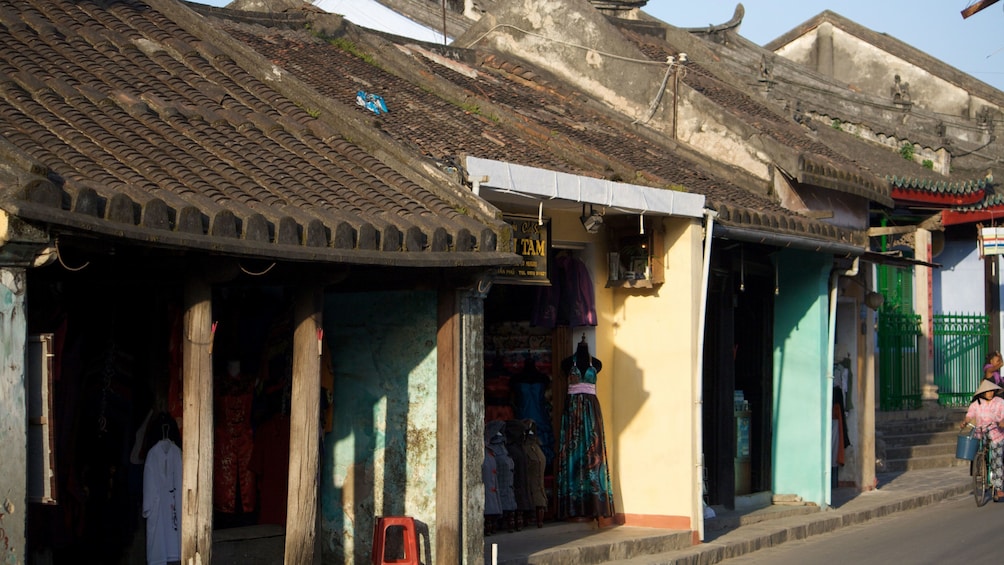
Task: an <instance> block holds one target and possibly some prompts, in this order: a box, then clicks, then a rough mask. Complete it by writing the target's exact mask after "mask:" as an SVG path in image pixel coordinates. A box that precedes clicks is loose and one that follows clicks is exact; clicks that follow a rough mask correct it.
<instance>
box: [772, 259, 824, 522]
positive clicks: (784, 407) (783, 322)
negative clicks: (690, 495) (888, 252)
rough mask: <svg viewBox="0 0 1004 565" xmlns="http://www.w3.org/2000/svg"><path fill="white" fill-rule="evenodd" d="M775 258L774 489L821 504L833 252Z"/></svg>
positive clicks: (822, 499) (779, 492)
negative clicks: (776, 287)
mask: <svg viewBox="0 0 1004 565" xmlns="http://www.w3.org/2000/svg"><path fill="white" fill-rule="evenodd" d="M775 260H776V262H777V263H776V264H777V276H778V294H777V296H776V297H775V302H774V304H775V318H774V430H773V433H774V446H773V454H772V457H773V472H774V473H773V477H774V484H773V491H774V493H775V494H797V495H799V496H801V497H802V498H803V499H805V500H807V501H811V502H815V503H817V504H819V505H820V506H823V505H824V504H825V501H826V500H827V493H828V491H829V484H828V483H827V481H826V471H827V469H826V459H825V452H824V450H828V449H830V439H829V428H828V427H827V422H828V421H829V419H830V407H828V406H825V404H826V401H827V396H826V392H827V391H826V385H827V380H826V364H827V361H826V353H827V347H826V344H827V339H828V324H827V317H828V315H829V308H828V305H829V294H828V282H829V274H830V269H831V267H832V265H833V258H832V257H831V256H829V255H824V254H820V253H811V252H805V251H794V250H783V251H781V252H780V253H778V255H777V257H776V259H775Z"/></svg>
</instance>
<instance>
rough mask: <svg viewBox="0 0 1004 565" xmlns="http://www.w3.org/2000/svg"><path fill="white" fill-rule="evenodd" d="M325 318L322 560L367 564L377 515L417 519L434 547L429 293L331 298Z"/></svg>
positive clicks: (432, 310)
mask: <svg viewBox="0 0 1004 565" xmlns="http://www.w3.org/2000/svg"><path fill="white" fill-rule="evenodd" d="M324 321H325V329H324V336H325V340H326V341H327V343H328V344H329V345H330V347H331V352H332V367H333V369H334V374H335V388H334V390H335V393H334V429H333V431H332V433H330V434H327V435H326V437H325V438H324V446H323V451H322V455H321V457H322V461H321V505H322V506H321V518H322V528H323V532H322V533H321V537H322V540H323V542H324V557H325V563H354V564H359V565H362V564H364V563H370V553H371V548H372V543H373V540H372V536H373V524H374V518H375V517H376V516H400V515H405V516H411V517H413V518H415V520H416V522H417V523H418V524H419V526H418V531H419V533H420V534H421V535H422V536H423V537H424V536H426V535H427V536H428V542H429V547H430V548H431V550H432V551H433V552H434V551H435V547H434V545H435V539H436V535H435V524H434V522H435V517H436V504H435V502H436V406H437V399H436V329H437V328H436V293H435V292H431V291H430V292H380V293H358V294H354V293H352V294H332V295H329V296H328V297H327V298H326V301H325V310H324ZM423 528H427V529H426V530H423ZM420 544H421V545H422V546H425V540H420ZM423 561H425V559H424V558H423Z"/></svg>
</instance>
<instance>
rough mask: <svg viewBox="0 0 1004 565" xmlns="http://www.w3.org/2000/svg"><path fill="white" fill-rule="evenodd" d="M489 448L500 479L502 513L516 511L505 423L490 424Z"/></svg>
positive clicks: (498, 421)
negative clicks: (506, 444)
mask: <svg viewBox="0 0 1004 565" xmlns="http://www.w3.org/2000/svg"><path fill="white" fill-rule="evenodd" d="M486 429H487V434H488V448H489V449H491V450H492V454H493V455H494V456H495V468H496V471H497V474H496V476H497V477H498V485H499V486H498V492H499V503H500V504H501V506H502V512H503V513H504V512H515V511H516V492H515V491H514V490H513V479H514V477H513V461H512V457H510V456H509V451H508V450H506V446H505V422H503V421H501V420H493V421H491V422H488V425H487V428H486Z"/></svg>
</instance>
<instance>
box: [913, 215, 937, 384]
mask: <svg viewBox="0 0 1004 565" xmlns="http://www.w3.org/2000/svg"><path fill="white" fill-rule="evenodd" d="M914 237H915V239H914V257H916V258H917V259H918V260H920V261H926V262H928V263H930V262H931V232H930V231H928V230H925V229H923V228H917V231H916V232H915V236H914ZM913 272H914V277H913V279H914V299H913V300H914V304H915V305H916V306H915V307H916V309H917V313H918V314H920V342H919V343H918V349H919V350H920V351H919V353H920V392H921V399H922V400H923V401H924V402H925V403H937V401H938V386H937V385H935V384H934V297H933V295H932V291H931V289H932V287H933V279H934V275H933V273H934V269H932V268H931V267H924V266H921V265H917V266H916V267H914V269H913Z"/></svg>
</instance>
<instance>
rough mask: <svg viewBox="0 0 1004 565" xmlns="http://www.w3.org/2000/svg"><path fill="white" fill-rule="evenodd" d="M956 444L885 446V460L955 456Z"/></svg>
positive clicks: (953, 442)
mask: <svg viewBox="0 0 1004 565" xmlns="http://www.w3.org/2000/svg"><path fill="white" fill-rule="evenodd" d="M955 447H956V442H955V441H954V440H953V441H952V442H951V443H931V444H923V445H895V446H890V445H889V444H886V446H885V456H886V459H910V458H911V457H931V456H935V455H951V456H953V457H954V456H955Z"/></svg>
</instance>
